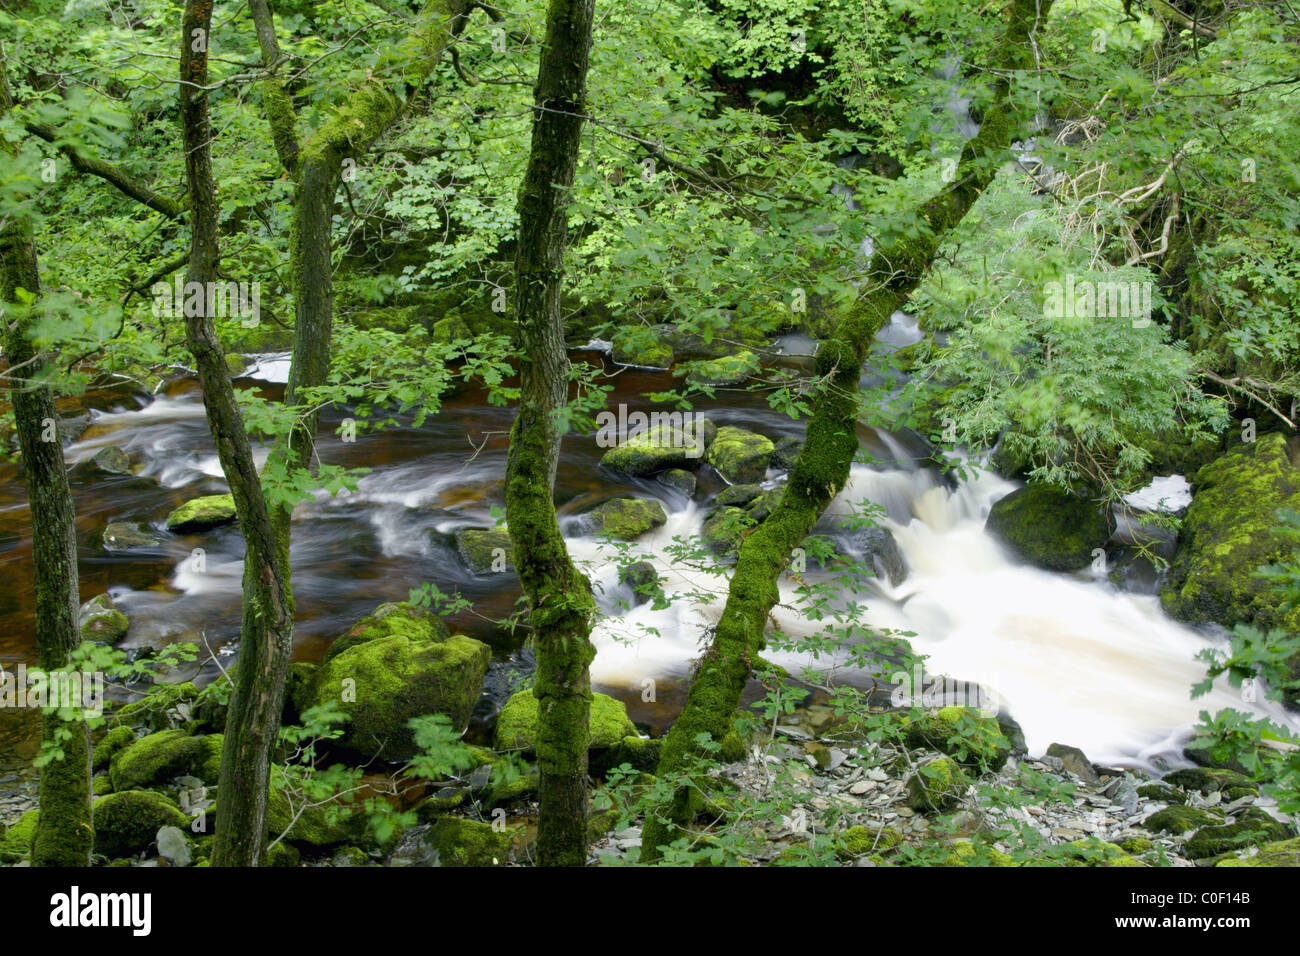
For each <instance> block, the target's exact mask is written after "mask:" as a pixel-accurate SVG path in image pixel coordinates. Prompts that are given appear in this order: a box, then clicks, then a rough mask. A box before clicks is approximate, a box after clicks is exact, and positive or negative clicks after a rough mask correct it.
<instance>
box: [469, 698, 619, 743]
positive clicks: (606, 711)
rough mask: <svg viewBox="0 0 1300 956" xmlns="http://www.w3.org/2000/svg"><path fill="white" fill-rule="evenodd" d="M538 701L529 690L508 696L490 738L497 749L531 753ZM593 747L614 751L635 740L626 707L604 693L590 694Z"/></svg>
mask: <svg viewBox="0 0 1300 956" xmlns="http://www.w3.org/2000/svg"><path fill="white" fill-rule="evenodd" d="M538 711H539V708H538V701H537V698H536V697H535V696H534V695H533V692H532V691H531V690H521V691H519V692H518V693H517V694H515V695H514V696H513V697H511V698H510V699H509V700H508V701H506V704H505V706H504V707H502V708H501V714H500V716H499V717H497V727H496V733H495V735H494V736H493V741H494V744H493V745H494V746H495V747H496V749H497V750H522V751H524V752H525V753H528V752H531V751H533V749H534V748H535V746H536V742H537V722H538ZM589 726H590V728H591V741H590V746H591V747H592V748H597V747H605V748H613V747H618V746H619V745H621V744H623V742H624V738H626V737H635V736H637V733H636V725H634V724H633V723H632V721H631V720H630V719H629V718H628V716H627V707H626V706H624V704H623V702H622V701H621V700H615V699H614V698H613V697H607V696H605V695H604V694H592V695H591V717H590V718H589Z"/></svg>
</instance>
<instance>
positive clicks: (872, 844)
mask: <svg viewBox="0 0 1300 956" xmlns="http://www.w3.org/2000/svg"><path fill="white" fill-rule="evenodd" d="M902 842H903V834H901V833H899V832H898V831H897V830H895V829H894V828H893V827H880V828H879V829H876V828H874V827H864V826H853V827H849V828H848V829H847V830H845V831H844V835H843V836H842V837H840V839H839V841H838V843H839V845H838V846H837V847H836V848H835V855H836V856H837V857H839V858H840V859H841V860H851V859H854V858H856V857H859V856H863V855H865V854H867V853H884V852H885V851H886V850H892V849H893V848H894V847H896V846H898V845H899V844H900V843H902Z"/></svg>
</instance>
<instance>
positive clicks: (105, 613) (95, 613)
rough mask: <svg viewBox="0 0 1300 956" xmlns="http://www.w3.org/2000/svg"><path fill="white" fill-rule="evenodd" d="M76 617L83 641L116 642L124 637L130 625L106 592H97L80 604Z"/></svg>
mask: <svg viewBox="0 0 1300 956" xmlns="http://www.w3.org/2000/svg"><path fill="white" fill-rule="evenodd" d="M78 619H79V620H80V622H81V639H82V640H83V641H97V642H100V643H103V644H116V643H117V642H118V641H120V640H121V639H122V638H124V637H126V634H127V631H128V630H130V627H131V622H130V620H128V619H127V616H126V615H125V614H123V613H122V612H121V611H119V610H118V609H117V608H116V607H115V606H114V604H113V599H112V597H110V596H109V595H107V594H97V595H95V597H93V598H91V599H90V600H89V601H87V602H86V603H85V604H83V605H81V609H80V611H79V612H78Z"/></svg>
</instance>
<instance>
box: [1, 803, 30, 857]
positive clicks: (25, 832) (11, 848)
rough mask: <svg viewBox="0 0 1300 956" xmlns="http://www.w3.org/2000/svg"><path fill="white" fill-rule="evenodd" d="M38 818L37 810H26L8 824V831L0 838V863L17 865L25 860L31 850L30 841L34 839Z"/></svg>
mask: <svg viewBox="0 0 1300 956" xmlns="http://www.w3.org/2000/svg"><path fill="white" fill-rule="evenodd" d="M39 818H40V811H39V810H28V811H27V812H26V813H24V814H23V815H22V816H21V817H19V818H18V819H17V820H15V821H14V822H13V823H11V824H9V829H8V830H6V831H5V832H4V835H3V836H0V863H5V864H10V863H17V862H18V861H19V860H24V859H26V858H27V856H28V855H29V854H30V853H31V850H32V840H33V839H34V838H35V837H36V824H37V821H38V820H39Z"/></svg>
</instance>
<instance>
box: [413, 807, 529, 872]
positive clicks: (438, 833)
mask: <svg viewBox="0 0 1300 956" xmlns="http://www.w3.org/2000/svg"><path fill="white" fill-rule="evenodd" d="M513 837H514V835H513V833H512V832H511V831H509V830H503V831H501V832H497V830H496V829H495V828H494V827H493V826H492V825H491V824H490V823H480V822H479V821H477V820H467V819H465V818H464V817H441V818H440V819H438V820H436V821H435V822H434V823H433V825H432V826H430V827H429V830H428V832H426V833H425V835H424V840H425V842H426V843H427V844H428V845H429V846H430V847H431V848H432V849H434V850H436V851H437V853H438V863H439V865H441V866H499V865H501V864H503V863H508V862H509V861H510V850H511V844H512V843H513Z"/></svg>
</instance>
